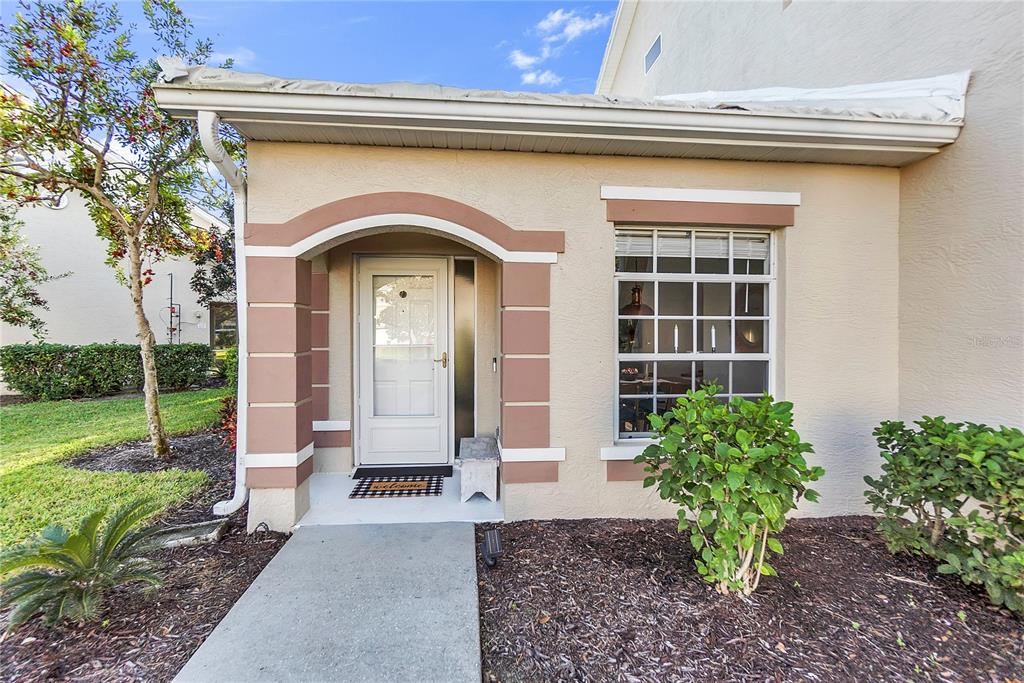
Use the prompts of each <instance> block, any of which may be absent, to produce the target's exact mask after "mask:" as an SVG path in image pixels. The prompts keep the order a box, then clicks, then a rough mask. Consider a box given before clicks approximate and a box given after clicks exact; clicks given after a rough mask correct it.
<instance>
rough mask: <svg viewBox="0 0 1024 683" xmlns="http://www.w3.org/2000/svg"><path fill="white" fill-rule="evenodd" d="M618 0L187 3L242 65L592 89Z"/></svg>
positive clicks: (343, 75)
mask: <svg viewBox="0 0 1024 683" xmlns="http://www.w3.org/2000/svg"><path fill="white" fill-rule="evenodd" d="M3 4H5V5H9V4H12V3H8V2H6V1H5V2H4V3H3ZM615 5H616V3H615V2H586V3H583V2H580V3H576V2H482V1H481V2H182V3H181V7H182V9H183V11H185V13H186V14H188V15H189V16H190V17H191V18H192V20H193V21H194V23H195V27H196V31H197V33H199V34H201V35H205V36H208V37H210V38H212V39H213V41H214V45H215V46H216V49H217V51H218V52H219V53H221V54H223V55H230V56H233V57H234V58H235V68H237V69H239V70H243V71H260V72H264V73H270V74H274V75H279V76H288V77H295V78H318V79H328V80H337V81H350V82H364V83H379V82H386V81H413V82H417V83H440V84H443V85H456V86H461V87H469V88H496V89H502V90H538V91H545V92H593V89H594V84H595V81H596V78H597V72H598V70H599V69H600V67H601V58H602V56H603V55H604V46H605V42H606V41H607V39H608V33H609V31H610V29H611V21H612V18H613V17H614V14H615ZM121 7H122V11H123V14H124V15H125V17H126V18H130V19H133V20H136V21H138V20H141V10H140V8H139V5H138V4H135V3H122V4H121Z"/></svg>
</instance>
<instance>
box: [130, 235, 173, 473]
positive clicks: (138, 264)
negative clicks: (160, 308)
mask: <svg viewBox="0 0 1024 683" xmlns="http://www.w3.org/2000/svg"><path fill="white" fill-rule="evenodd" d="M128 255H129V259H130V269H131V272H129V274H128V282H129V284H130V285H131V291H132V303H133V304H134V305H135V325H136V327H137V329H138V334H139V348H140V353H141V355H142V376H143V379H144V383H143V389H142V391H143V394H144V395H145V397H146V421H147V422H148V424H149V442H150V444H152V446H153V455H155V456H156V457H157V458H160V459H161V460H166V459H167V458H169V457H170V455H171V446H170V444H169V443H168V442H167V432H166V431H164V422H163V418H162V417H161V416H160V388H159V386H158V385H157V379H156V358H155V357H154V347H155V346H156V337H154V336H153V328H152V327H151V326H150V324H149V319H148V318H147V317H146V311H145V309H144V308H143V307H142V286H143V285H142V253H141V247H140V245H139V240H138V238H137V237H129V238H128Z"/></svg>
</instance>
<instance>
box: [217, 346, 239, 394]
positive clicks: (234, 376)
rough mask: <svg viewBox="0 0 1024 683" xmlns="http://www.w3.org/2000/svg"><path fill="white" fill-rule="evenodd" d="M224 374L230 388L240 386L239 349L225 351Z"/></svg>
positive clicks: (234, 347)
mask: <svg viewBox="0 0 1024 683" xmlns="http://www.w3.org/2000/svg"><path fill="white" fill-rule="evenodd" d="M221 368H222V372H223V373H224V379H226V380H227V382H228V386H229V387H237V386H238V347H237V346H230V347H228V348H227V349H225V350H224V358H223V360H222V361H221Z"/></svg>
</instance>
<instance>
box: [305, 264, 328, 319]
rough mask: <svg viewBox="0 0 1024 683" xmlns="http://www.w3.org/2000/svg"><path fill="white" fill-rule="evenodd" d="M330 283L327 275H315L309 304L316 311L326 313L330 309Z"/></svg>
mask: <svg viewBox="0 0 1024 683" xmlns="http://www.w3.org/2000/svg"><path fill="white" fill-rule="evenodd" d="M329 287H330V281H329V279H328V276H327V273H313V275H312V282H311V289H310V296H309V304H310V308H312V309H313V310H314V311H326V310H329V308H328V290H329Z"/></svg>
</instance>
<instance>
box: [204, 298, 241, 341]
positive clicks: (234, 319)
mask: <svg viewBox="0 0 1024 683" xmlns="http://www.w3.org/2000/svg"><path fill="white" fill-rule="evenodd" d="M237 345H238V312H237V308H236V307H235V304H229V303H223V302H219V301H216V302H213V303H211V304H210V346H211V347H213V350H214V351H220V350H221V349H226V348H228V347H229V346H237Z"/></svg>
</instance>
